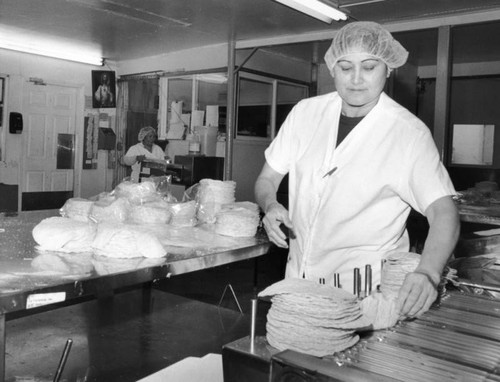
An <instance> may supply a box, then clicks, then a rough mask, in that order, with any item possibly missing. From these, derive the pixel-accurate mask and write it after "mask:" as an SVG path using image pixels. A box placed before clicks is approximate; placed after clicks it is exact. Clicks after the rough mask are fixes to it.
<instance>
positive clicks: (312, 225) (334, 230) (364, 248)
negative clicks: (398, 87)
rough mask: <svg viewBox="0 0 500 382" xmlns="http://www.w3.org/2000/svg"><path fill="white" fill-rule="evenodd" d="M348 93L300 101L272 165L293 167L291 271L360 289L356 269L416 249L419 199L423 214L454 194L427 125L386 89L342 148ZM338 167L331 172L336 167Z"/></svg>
mask: <svg viewBox="0 0 500 382" xmlns="http://www.w3.org/2000/svg"><path fill="white" fill-rule="evenodd" d="M341 105H342V100H341V98H340V96H339V95H338V94H337V93H330V94H326V95H322V96H318V97H314V98H309V99H306V100H303V101H301V102H299V104H297V105H296V107H295V108H294V109H293V110H292V112H291V113H290V115H289V116H288V117H287V119H286V121H285V122H284V124H283V126H282V128H281V129H280V131H279V134H278V135H277V137H276V139H275V140H274V141H273V142H272V143H271V145H270V147H269V148H268V149H267V150H266V152H265V155H266V161H267V163H268V164H269V165H270V166H271V167H272V168H273V169H274V170H275V171H277V172H279V173H282V174H285V173H289V212H290V218H291V219H292V222H293V226H294V232H295V235H296V237H297V238H296V239H295V240H291V242H290V254H289V260H288V263H287V270H286V275H287V277H306V278H308V279H312V280H317V279H319V278H325V279H326V280H329V281H330V282H331V283H332V284H333V277H334V276H333V275H334V273H340V281H341V284H342V287H343V288H344V289H346V290H348V291H352V290H353V270H354V268H360V269H362V268H364V267H365V265H370V266H371V267H372V271H373V282H374V285H377V284H378V283H379V282H380V268H381V260H382V258H383V257H384V256H385V255H386V254H387V253H388V252H392V251H408V249H409V239H408V234H407V232H406V230H405V224H406V220H407V218H408V215H409V213H410V210H411V207H413V208H414V209H415V210H417V211H418V212H420V213H423V212H424V211H425V210H426V208H427V207H428V206H429V205H430V204H431V203H432V202H434V201H435V200H437V199H439V198H440V197H443V196H446V195H453V194H455V190H454V188H453V185H452V183H451V180H450V179H449V176H448V173H447V172H446V170H445V168H444V166H443V165H442V163H441V161H440V158H439V153H438V151H437V149H436V146H435V143H434V141H433V139H432V136H431V134H430V131H429V129H428V128H427V127H426V126H425V125H424V124H423V122H421V121H420V120H419V119H418V118H416V117H415V116H414V115H413V114H411V113H410V112H409V111H408V110H406V109H405V108H403V107H402V106H400V105H399V104H397V103H396V102H394V101H393V100H392V99H391V98H389V97H388V96H387V95H385V94H384V93H382V94H381V96H380V99H379V101H378V103H377V105H376V106H375V107H374V108H373V109H372V110H371V111H370V112H369V113H368V115H366V116H365V117H364V118H363V120H362V121H361V122H360V123H359V124H358V125H357V126H356V127H355V128H354V129H353V130H352V131H351V132H350V134H349V135H348V136H347V137H346V138H345V139H344V140H343V141H342V142H341V143H340V145H339V146H338V147H335V146H336V140H337V131H338V121H339V117H340V111H341ZM334 168H336V170H335V171H334V172H332V173H331V175H326V174H328V173H329V172H330V171H331V170H332V169H334Z"/></svg>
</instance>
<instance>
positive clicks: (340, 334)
mask: <svg viewBox="0 0 500 382" xmlns="http://www.w3.org/2000/svg"><path fill="white" fill-rule="evenodd" d="M266 296H268V297H271V301H272V305H271V308H270V309H269V312H268V315H267V324H266V329H267V335H266V338H267V341H268V342H269V345H271V346H273V347H274V348H276V349H278V350H285V349H290V350H295V351H298V352H301V353H305V354H310V355H313V356H318V357H322V356H327V355H332V354H333V353H335V352H339V351H342V350H345V349H347V348H349V347H351V346H353V345H354V344H356V343H357V342H358V340H359V336H358V335H357V334H356V333H355V331H356V330H357V329H360V328H364V327H366V326H367V325H369V322H368V321H366V320H365V319H364V318H363V317H362V315H361V309H360V305H359V302H358V300H357V299H356V297H355V296H354V295H352V294H351V293H349V292H346V291H344V290H342V289H339V288H334V287H331V286H329V285H324V284H319V283H315V282H313V281H310V280H306V279H298V278H286V279H284V280H282V281H279V282H277V283H275V284H273V285H271V286H270V287H268V288H266V289H265V290H263V291H262V292H261V293H259V297H266Z"/></svg>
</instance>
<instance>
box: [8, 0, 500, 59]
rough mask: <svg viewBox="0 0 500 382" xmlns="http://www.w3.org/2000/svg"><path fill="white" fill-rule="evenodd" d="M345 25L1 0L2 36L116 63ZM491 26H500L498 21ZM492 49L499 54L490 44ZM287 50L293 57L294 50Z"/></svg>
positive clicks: (93, 2) (262, 15) (242, 13)
mask: <svg viewBox="0 0 500 382" xmlns="http://www.w3.org/2000/svg"><path fill="white" fill-rule="evenodd" d="M360 2H361V3H362V4H358V3H360ZM338 4H339V6H340V8H342V9H345V10H347V11H348V12H349V14H350V20H373V21H378V22H381V23H390V22H396V21H400V22H403V21H408V20H415V19H421V18H429V17H444V16H451V15H461V14H464V13H471V12H472V13H474V12H480V11H481V12H484V11H488V10H496V11H500V0H480V1H479V0H476V1H472V0H385V1H376V2H370V1H368V2H366V1H360V0H340V1H338ZM357 4H358V5H357ZM342 25H343V23H333V24H332V25H329V24H325V23H323V22H321V21H318V20H316V19H313V18H311V17H308V16H305V15H303V14H300V13H299V12H297V11H294V10H292V9H290V8H288V7H285V6H283V5H281V4H279V3H277V2H275V1H273V0H1V1H0V27H3V29H2V32H3V33H5V30H9V29H8V28H11V29H10V30H13V29H14V28H15V30H16V31H18V32H19V31H23V32H25V33H27V34H30V36H32V39H33V41H35V40H36V38H37V37H38V36H47V37H49V38H51V39H54V40H60V41H65V42H70V43H72V44H73V45H75V46H82V47H92V48H95V49H98V50H100V51H101V52H102V55H103V56H104V57H106V58H107V59H109V60H112V61H120V60H127V59H133V58H141V57H147V56H153V55H159V54H164V53H170V52H174V51H178V50H183V49H190V48H196V47H200V46H206V45H212V44H221V43H226V42H227V41H228V39H229V38H230V36H234V38H235V39H236V40H256V39H266V38H276V37H281V36H290V35H294V36H295V35H301V34H307V33H317V32H325V31H331V30H333V29H337V28H339V27H340V26H342ZM5 28H7V29H5ZM491 28H492V29H491V30H492V31H495V30H496V26H494V27H491ZM479 32H481V33H486V34H487V36H489V38H491V39H495V40H496V38H497V37H496V36H500V33H497V32H495V33H496V35H495V36H494V35H493V33H492V32H488V31H486V30H482V29H481V30H478V34H477V35H474V36H472V37H474V38H476V39H479V40H481V37H480V35H479ZM474 33H475V32H474ZM463 34H464V35H467V32H463ZM1 37H2V36H0V38H1ZM402 38H405V39H407V40H408V41H407V43H408V44H409V45H410V46H411V50H410V49H409V50H410V52H428V51H433V49H434V45H433V44H434V39H431V40H429V39H427V38H426V37H425V36H424V37H422V36H421V37H419V38H418V39H417V41H413V40H412V39H411V36H409V37H406V36H403V37H402ZM483 41H484V39H483ZM476 45H478V44H476ZM302 47H303V49H305V51H304V52H299V50H300V49H298V48H297V47H296V48H295V49H294V50H295V51H296V54H298V55H300V54H302V55H306V56H307V55H310V51H311V45H310V44H303V45H302ZM323 49H326V48H323ZM477 49H479V47H477ZM497 50H498V49H497ZM488 53H490V55H491V56H494V54H493V52H491V49H490V50H488ZM287 54H292V53H291V50H289V53H287ZM478 54H479V53H478Z"/></svg>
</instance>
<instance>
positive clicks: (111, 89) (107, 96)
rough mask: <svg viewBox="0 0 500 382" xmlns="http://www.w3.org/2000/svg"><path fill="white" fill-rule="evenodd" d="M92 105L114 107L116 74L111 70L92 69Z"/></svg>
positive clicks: (94, 106) (96, 107)
mask: <svg viewBox="0 0 500 382" xmlns="http://www.w3.org/2000/svg"><path fill="white" fill-rule="evenodd" d="M92 107H93V108H95V109H99V108H110V107H113V108H114V107H116V76H115V72H113V71H111V70H92Z"/></svg>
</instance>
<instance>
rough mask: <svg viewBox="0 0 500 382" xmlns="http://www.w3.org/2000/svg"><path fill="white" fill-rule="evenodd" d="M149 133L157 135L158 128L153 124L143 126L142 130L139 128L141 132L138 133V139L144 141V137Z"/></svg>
mask: <svg viewBox="0 0 500 382" xmlns="http://www.w3.org/2000/svg"><path fill="white" fill-rule="evenodd" d="M149 133H154V134H155V135H156V130H155V129H154V128H153V127H151V126H146V127H143V128H142V129H141V130H139V134H138V135H137V140H138V141H139V142H142V141H143V140H144V138H146V135H148V134H149Z"/></svg>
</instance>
